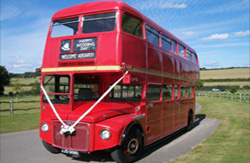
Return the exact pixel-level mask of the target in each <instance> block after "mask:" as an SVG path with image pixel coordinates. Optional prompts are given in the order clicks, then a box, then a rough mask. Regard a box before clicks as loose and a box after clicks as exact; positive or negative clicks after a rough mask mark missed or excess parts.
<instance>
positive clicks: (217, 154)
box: [175, 97, 250, 163]
mask: <svg viewBox="0 0 250 163" xmlns="http://www.w3.org/2000/svg"><path fill="white" fill-rule="evenodd" d="M197 103H199V104H200V105H201V106H202V109H201V111H200V112H199V114H206V117H208V118H217V119H221V120H222V122H221V123H220V125H219V127H218V128H217V129H216V131H215V132H214V133H213V134H212V135H211V136H210V137H208V138H207V139H206V140H205V141H204V142H202V143H201V144H199V145H198V146H196V147H195V149H194V150H192V151H190V152H189V153H188V154H187V155H185V156H183V157H181V158H180V159H179V160H177V161H175V162H177V163H183V162H184V163H190V162H195V163H197V162H198V163H199V162H201V163H203V162H204V163H207V162H211V163H213V162H222V163H230V162H232V163H249V162H250V144H249V143H250V125H249V124H250V105H249V104H245V103H239V102H232V101H228V100H225V99H220V98H208V97H197Z"/></svg>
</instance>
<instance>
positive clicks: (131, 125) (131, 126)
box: [120, 120, 145, 146]
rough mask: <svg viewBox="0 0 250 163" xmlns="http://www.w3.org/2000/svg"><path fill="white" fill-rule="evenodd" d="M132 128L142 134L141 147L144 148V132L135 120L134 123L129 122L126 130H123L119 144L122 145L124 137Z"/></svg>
mask: <svg viewBox="0 0 250 163" xmlns="http://www.w3.org/2000/svg"><path fill="white" fill-rule="evenodd" d="M134 127H135V128H136V129H139V130H140V131H141V133H142V140H143V146H144V135H145V134H144V133H145V132H144V129H143V126H142V124H141V123H140V122H139V121H137V120H134V121H132V122H130V123H129V124H128V125H127V127H126V129H125V130H124V132H123V134H122V138H121V142H120V144H122V143H123V142H124V140H125V137H126V135H128V134H129V132H130V131H131V129H132V128H134Z"/></svg>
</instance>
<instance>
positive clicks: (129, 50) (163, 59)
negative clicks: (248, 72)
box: [40, 1, 199, 152]
mask: <svg viewBox="0 0 250 163" xmlns="http://www.w3.org/2000/svg"><path fill="white" fill-rule="evenodd" d="M107 12H118V13H119V14H118V15H117V21H116V27H115V29H114V30H113V31H109V32H101V33H89V34H83V33H82V32H81V30H79V32H78V33H77V34H76V35H73V36H64V37H56V38H52V37H50V35H51V26H50V28H49V32H48V36H47V41H46V46H45V50H44V57H43V63H42V67H41V70H42V82H43V77H44V76H45V75H53V74H57V75H69V76H70V77H71V79H72V78H73V75H74V74H76V73H78V74H79V73H85V74H96V75H99V76H100V80H101V84H100V88H99V89H100V94H102V93H104V92H105V91H106V90H107V89H108V88H109V86H110V84H111V83H114V82H115V81H116V80H117V79H119V78H120V77H121V76H122V74H123V73H124V70H123V68H121V70H116V69H110V70H89V71H86V70H84V71H81V70H78V69H77V68H78V67H91V66H121V67H123V66H124V65H133V67H134V68H137V69H140V70H141V71H140V72H138V71H131V72H130V76H129V77H128V78H127V79H126V80H127V82H128V81H129V79H131V81H130V82H131V83H132V82H134V83H140V84H141V85H142V87H143V91H142V99H141V101H139V102H125V101H123V102H121V101H120V102H111V101H109V97H108V96H107V97H106V98H105V100H104V101H103V102H101V103H99V104H98V105H97V106H96V107H95V108H94V109H93V110H92V111H91V112H90V113H89V114H88V115H87V116H86V117H85V118H83V119H82V121H81V123H82V124H80V125H79V126H78V128H77V127H76V130H77V132H76V135H75V136H74V138H72V139H70V138H68V137H64V136H63V135H58V133H59V128H58V123H59V122H58V120H57V118H56V116H55V115H54V113H53V111H52V110H51V108H50V106H49V104H47V103H43V102H41V107H45V110H44V111H41V123H40V124H43V123H45V122H46V123H48V124H49V127H50V129H49V131H48V132H46V133H44V132H42V131H40V137H41V139H43V140H44V141H46V142H48V143H49V144H52V146H55V147H60V148H71V149H74V150H79V151H85V152H92V151H95V150H103V149H109V148H112V147H115V146H117V145H119V144H120V143H121V140H122V135H123V133H124V131H125V130H126V128H127V126H128V125H129V124H130V123H132V122H134V121H137V122H138V123H140V126H141V128H142V131H143V132H144V142H145V143H144V145H149V144H151V143H153V142H155V141H157V140H159V139H161V138H163V137H165V136H167V135H169V134H171V133H173V132H175V131H177V130H179V129H181V128H183V127H185V126H186V125H187V115H188V111H189V109H190V108H192V109H193V111H194V113H195V97H194V95H193V97H192V98H187V99H179V98H177V99H171V100H163V99H162V98H161V99H160V100H159V101H153V102H150V103H149V102H147V100H146V87H147V85H148V84H149V83H158V84H162V83H164V84H169V85H185V86H192V87H194V86H195V85H196V83H197V82H198V80H199V76H198V75H197V74H198V73H199V66H198V65H197V64H194V63H192V62H189V61H187V59H185V58H181V57H180V56H178V55H174V54H173V53H172V52H168V51H166V50H163V49H162V48H161V47H157V46H156V45H154V44H151V43H149V42H147V40H146V36H145V24H150V26H152V27H154V28H155V29H157V30H158V31H160V32H161V33H164V35H167V36H168V37H169V38H171V39H172V40H175V41H176V42H178V43H179V44H181V45H183V46H184V47H185V48H186V49H188V50H189V51H191V52H193V53H195V51H194V50H193V49H192V48H191V47H189V46H188V45H187V44H185V43H184V42H183V41H181V40H179V39H178V38H176V37H175V36H174V35H172V34H171V33H169V32H168V31H167V30H165V29H163V28H162V27H160V26H159V25H157V24H156V23H154V22H153V21H152V20H150V19H149V18H147V17H145V16H144V15H143V14H141V13H140V12H138V11H137V10H136V9H134V8H132V7H130V6H129V5H127V4H125V3H123V2H119V1H107V2H101V1H100V2H91V3H85V4H80V5H77V6H73V7H69V8H66V9H63V10H60V11H58V12H57V13H55V14H54V16H53V17H52V21H54V20H59V19H65V18H72V17H80V22H79V29H80V28H81V23H82V19H81V18H82V17H83V16H84V15H92V14H98V13H107ZM123 13H129V14H130V15H133V16H134V17H136V18H137V19H139V20H141V21H143V33H144V35H143V38H139V37H136V36H134V35H131V34H128V33H125V32H123V31H122V29H121V17H122V14H123ZM93 37H96V38H97V49H96V50H95V52H96V58H94V59H79V60H63V61H62V60H59V55H60V54H61V53H60V46H61V41H62V40H72V45H71V46H72V47H73V41H74V40H75V39H78V38H93ZM160 46H161V44H160ZM71 49H72V48H71ZM70 53H73V52H72V51H71V52H70ZM196 57H197V56H196ZM197 62H198V59H197ZM53 68H54V69H53ZM56 68H65V69H61V70H60V71H58V70H57V69H56ZM46 69H51V70H50V71H45V70H46ZM74 69H76V70H74ZM144 70H145V71H146V70H148V71H150V72H149V73H144ZM151 72H153V73H151ZM159 73H166V74H168V75H167V76H161V75H159ZM173 76H175V77H173ZM187 79H188V80H187ZM132 80H135V81H132ZM73 82H74V81H72V80H71V85H70V90H71V91H70V97H71V98H70V101H69V104H55V108H56V109H57V111H58V113H59V115H60V117H61V118H62V119H63V120H64V121H76V120H77V119H78V118H79V117H80V116H81V115H82V114H83V113H84V112H85V111H86V110H87V109H88V108H89V107H90V106H91V105H92V104H93V103H94V101H88V102H75V101H74V100H73V98H72V97H73V92H72V90H73ZM124 82H125V80H124ZM173 90H174V89H173ZM173 92H174V91H173ZM193 92H194V91H193ZM41 101H42V100H41ZM151 103H152V104H153V107H151V108H150V107H148V104H151ZM138 106H139V107H140V109H139V110H137V109H136V107H138ZM138 115H145V117H143V118H141V119H137V118H136V117H137V116H138ZM194 115H195V114H194ZM81 125H82V130H81ZM53 126H54V127H53ZM103 129H109V130H110V132H111V138H110V139H109V140H103V139H102V138H101V137H100V135H99V133H100V131H101V130H103ZM85 130H86V131H85ZM77 134H78V135H77ZM81 134H82V135H85V137H84V136H82V135H81ZM82 140H87V142H85V143H82V144H81V143H80V142H81V141H82ZM57 141H59V143H58V142H57ZM62 142H64V145H63V144H60V143H62ZM77 143H79V144H80V145H79V146H78V145H77Z"/></svg>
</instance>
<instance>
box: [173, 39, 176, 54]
mask: <svg viewBox="0 0 250 163" xmlns="http://www.w3.org/2000/svg"><path fill="white" fill-rule="evenodd" d="M172 49H173V51H172V53H173V54H174V55H177V42H176V41H175V40H172Z"/></svg>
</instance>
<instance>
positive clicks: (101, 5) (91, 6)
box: [52, 1, 196, 55]
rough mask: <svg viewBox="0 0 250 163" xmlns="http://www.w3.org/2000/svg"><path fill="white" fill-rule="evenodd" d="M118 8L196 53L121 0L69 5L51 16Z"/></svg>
mask: <svg viewBox="0 0 250 163" xmlns="http://www.w3.org/2000/svg"><path fill="white" fill-rule="evenodd" d="M118 9H120V10H124V11H127V12H129V13H130V14H133V15H134V16H136V17H138V18H140V19H142V20H144V21H145V22H146V23H147V24H149V25H150V26H152V27H154V28H156V29H157V30H159V31H160V32H162V33H163V34H165V35H167V36H168V37H170V38H171V39H173V40H175V41H177V42H178V43H179V44H181V45H183V46H185V47H186V48H187V49H189V50H190V51H192V52H194V53H195V55H196V52H195V50H194V49H193V48H191V47H190V46H188V45H187V44H186V43H184V42H183V41H181V40H180V39H178V38H177V37H176V36H174V35H173V34H172V33H170V32H169V31H167V30H166V29H164V28H162V27H161V26H159V25H158V24H156V23H155V22H154V21H152V20H151V19H149V18H148V17H146V16H144V15H143V14H142V13H141V12H139V11H138V10H136V9H135V8H133V7H131V6H129V5H128V4H126V3H124V2H121V1H96V2H88V3H83V4H79V5H75V6H71V7H68V8H65V9H62V10H60V11H58V12H56V13H55V14H54V15H53V17H52V20H56V19H60V18H65V17H72V16H74V15H81V14H84V13H96V12H102V11H108V10H118Z"/></svg>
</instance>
